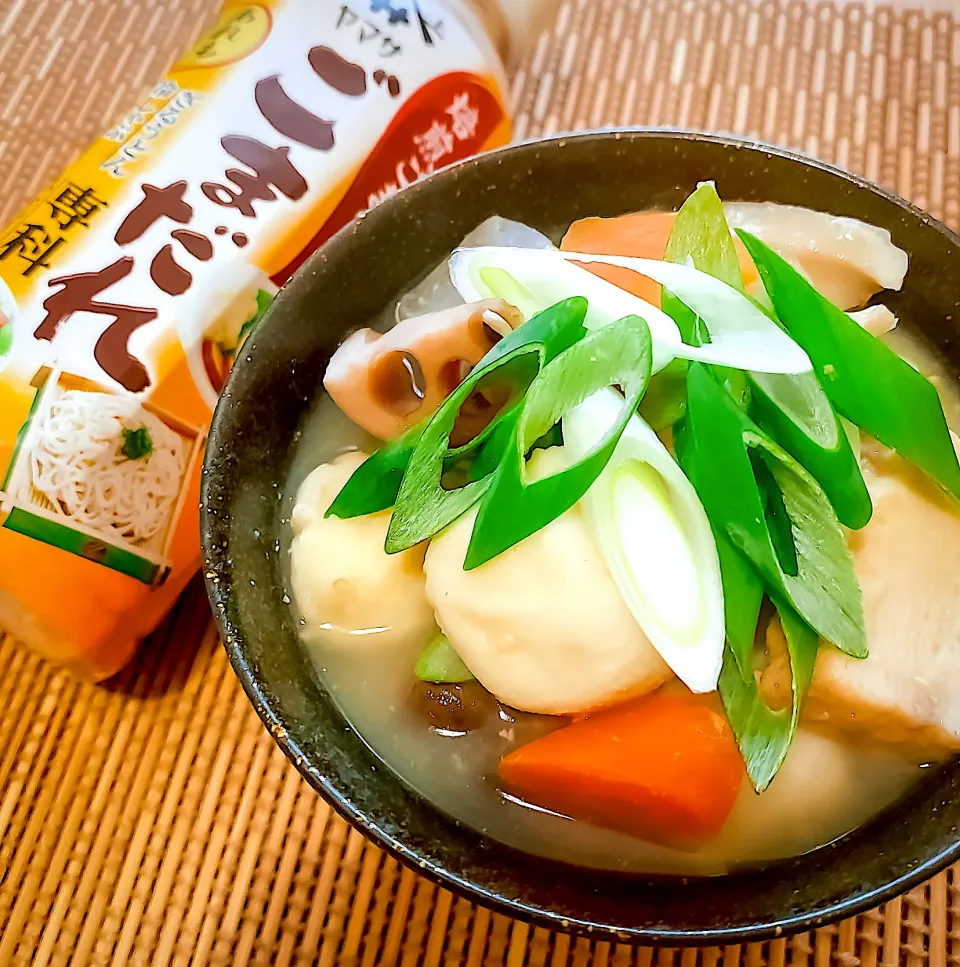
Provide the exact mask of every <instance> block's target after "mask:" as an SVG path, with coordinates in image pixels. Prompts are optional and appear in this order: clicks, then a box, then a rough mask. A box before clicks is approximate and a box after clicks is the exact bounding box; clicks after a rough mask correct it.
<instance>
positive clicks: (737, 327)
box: [450, 247, 810, 373]
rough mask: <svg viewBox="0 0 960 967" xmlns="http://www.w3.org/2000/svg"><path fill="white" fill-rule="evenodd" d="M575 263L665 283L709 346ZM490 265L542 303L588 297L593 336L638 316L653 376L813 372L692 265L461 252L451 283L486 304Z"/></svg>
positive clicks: (771, 327) (756, 312)
mask: <svg viewBox="0 0 960 967" xmlns="http://www.w3.org/2000/svg"><path fill="white" fill-rule="evenodd" d="M574 262H578V263H590V262H599V263H602V264H605V265H618V266H621V267H623V268H627V269H633V270H634V271H636V272H639V273H640V274H641V275H645V276H647V277H648V278H651V279H653V280H654V281H655V282H659V283H660V284H661V285H663V286H665V287H666V288H668V289H669V290H670V291H671V292H673V293H674V295H676V296H677V298H679V299H681V300H682V301H683V303H684V304H685V305H686V306H687V307H688V308H690V309H691V310H693V311H694V312H695V313H696V314H697V315H698V316H699V317H700V318H701V319H702V320H703V322H704V324H705V325H706V327H707V329H708V331H709V335H710V342H709V343H708V344H707V345H703V346H688V345H686V344H685V343H683V341H682V340H681V338H680V331H679V329H678V328H677V324H676V323H675V322H674V321H673V320H672V319H671V318H670V317H669V316H668V315H667V314H666V313H665V312H663V310H661V309H658V308H657V307H655V306H652V305H650V303H648V302H644V300H643V299H638V298H637V297H636V296H635V295H632V294H631V293H629V292H627V291H626V290H625V289H621V288H619V287H618V286H616V285H613V284H612V283H610V282H607V281H606V280H605V279H601V278H599V277H598V276H595V275H593V274H592V273H591V272H587V271H586V270H585V269H581V268H580V267H579V266H578V265H573V264H572V263H574ZM488 266H495V267H499V268H502V269H504V270H505V271H507V272H509V273H510V275H512V276H513V278H514V279H516V280H517V281H518V282H519V283H520V284H521V285H523V286H524V288H526V289H527V290H528V291H530V292H531V293H532V294H533V296H534V297H535V298H536V299H537V300H539V301H540V302H541V304H545V305H548V304H550V303H551V302H553V301H555V300H556V299H558V298H563V297H566V296H569V295H583V296H585V297H586V298H587V299H588V301H589V303H590V307H589V309H588V311H587V318H586V320H585V321H584V325H585V326H586V327H587V328H588V329H593V328H597V327H599V326H603V325H607V324H609V323H610V322H611V321H613V320H614V319H616V318H619V317H622V316H623V315H629V314H633V315H637V316H640V318H641V319H643V320H644V321H645V322H646V323H647V325H648V326H649V327H650V335H651V337H652V339H653V347H654V371H659V370H660V369H662V368H663V367H664V366H665V365H666V364H667V363H668V362H669V361H670V360H671V359H675V358H678V357H679V358H683V359H699V360H701V361H702V362H707V363H715V364H717V365H720V366H731V367H734V368H738V369H755V370H759V371H762V372H777V373H800V372H806V371H807V370H809V369H810V360H809V359H808V358H807V355H806V353H805V352H804V351H803V350H802V349H801V348H800V347H799V346H798V345H797V344H796V343H795V342H794V341H793V340H792V339H791V338H790V337H789V336H788V335H787V334H786V333H785V332H783V330H782V329H780V328H779V326H777V325H776V324H775V323H774V322H772V321H771V320H770V319H769V317H768V316H767V315H765V313H764V312H763V311H762V310H760V309H758V308H757V307H756V306H755V305H754V304H753V303H752V302H750V300H749V299H747V298H746V297H745V296H744V295H743V294H742V293H740V292H738V291H737V290H736V289H734V288H731V287H730V286H729V285H727V284H726V283H724V282H721V281H720V280H719V279H714V278H713V277H712V276H710V275H707V274H706V273H704V272H698V271H697V270H696V269H692V268H690V267H689V266H687V265H674V264H673V263H671V262H660V261H656V260H654V259H638V258H629V257H624V256H616V255H588V254H582V253H577V252H561V251H549V250H545V249H540V250H535V249H518V248H490V247H488V248H474V249H457V251H455V252H454V253H453V255H452V256H451V259H450V278H451V279H452V281H453V284H454V285H455V286H456V287H457V290H458V291H459V292H460V294H461V295H462V296H463V297H464V298H465V299H475V298H487V297H488V290H487V289H486V288H485V287H484V285H483V282H482V280H481V279H480V276H479V273H480V270H481V269H482V268H485V267H488Z"/></svg>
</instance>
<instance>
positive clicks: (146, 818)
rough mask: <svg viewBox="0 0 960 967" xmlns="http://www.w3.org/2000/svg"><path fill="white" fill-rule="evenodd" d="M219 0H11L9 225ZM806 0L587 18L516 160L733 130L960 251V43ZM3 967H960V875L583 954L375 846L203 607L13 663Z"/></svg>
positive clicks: (934, 30)
mask: <svg viewBox="0 0 960 967" xmlns="http://www.w3.org/2000/svg"><path fill="white" fill-rule="evenodd" d="M217 5H218V4H217V0H164V2H159V0H0V91H2V97H0V101H2V105H0V184H2V189H0V216H2V217H0V220H2V221H6V220H7V219H8V218H9V217H10V216H11V215H12V214H13V212H14V210H15V209H16V208H17V207H18V206H19V205H20V204H21V203H22V202H23V201H25V200H26V199H27V198H29V197H30V196H31V195H33V194H34V193H35V192H36V191H37V190H38V189H39V188H40V187H42V186H43V184H45V183H46V182H47V181H49V180H50V179H52V178H53V177H54V176H55V175H56V173H57V172H58V170H59V169H60V168H61V166H62V165H63V164H64V163H65V162H66V161H67V160H68V159H69V158H70V157H71V155H72V154H74V153H76V152H77V151H78V150H79V149H80V148H82V147H83V145H84V144H85V143H86V142H87V141H88V140H89V139H90V138H91V137H93V136H94V135H95V134H96V133H97V132H98V131H99V130H101V129H102V128H103V127H105V126H106V124H108V123H109V122H110V121H111V120H112V119H113V118H114V117H115V116H116V115H117V114H118V113H120V112H121V111H122V110H123V109H124V107H125V106H127V105H130V104H133V103H136V102H137V98H138V97H140V96H141V95H142V94H143V92H144V90H145V89H146V87H147V86H148V85H149V84H150V82H152V81H153V80H154V79H156V78H157V77H158V76H160V74H161V73H162V71H163V69H164V68H165V66H166V65H167V63H168V62H169V61H170V60H171V59H172V58H173V56H174V55H175V54H176V53H177V52H178V50H180V49H182V48H184V47H185V46H186V45H187V44H188V43H189V42H190V41H191V40H192V39H193V37H194V36H195V35H196V34H197V33H198V32H199V30H200V29H201V27H202V26H203V24H204V22H206V21H209V20H210V19H211V17H213V16H214V15H215V13H216V9H215V8H216V7H217ZM936 6H939V7H940V8H941V9H940V10H939V11H936V10H933V9H929V8H928V10H927V11H926V12H921V11H915V12H910V11H909V10H907V11H904V10H902V9H901V10H900V11H894V10H892V9H890V8H888V7H882V6H881V7H878V8H876V9H873V10H868V9H866V8H865V7H864V6H862V5H860V4H858V3H847V4H843V5H841V6H834V5H833V4H832V3H828V2H821V3H817V4H815V3H807V2H803V0H793V2H791V0H566V2H565V3H564V5H563V6H562V7H561V9H560V12H559V15H558V18H557V21H556V24H555V26H554V27H553V29H552V30H551V31H550V32H549V33H548V34H547V35H545V36H544V37H543V38H542V40H541V42H540V43H539V44H538V46H537V47H536V49H535V50H534V51H533V52H532V53H531V56H530V57H529V59H528V61H527V63H526V64H525V65H524V66H523V68H522V69H521V70H520V71H519V73H518V74H517V75H516V77H515V82H514V94H515V97H516V103H517V105H518V112H519V113H518V122H517V135H518V137H530V136H533V135H537V134H547V133H552V132H555V131H559V130H569V129H573V128H582V127H595V126H600V125H608V124H609V125H625V124H649V125H671V126H690V127H698V128H709V129H712V130H719V131H735V132H739V133H743V134H747V135H751V136H755V137H759V138H763V139H765V140H769V141H776V142H780V143H784V144H789V145H793V146H795V147H799V148H801V149H804V150H806V151H808V152H810V153H813V154H818V155H821V156H822V157H825V158H829V159H831V160H835V161H838V162H839V163H840V164H843V165H846V166H848V167H850V168H852V169H853V170H855V171H859V172H862V173H865V174H866V175H867V176H868V177H870V178H873V179H876V180H878V181H880V182H883V183H884V184H887V185H889V186H892V187H893V188H895V189H897V190H898V191H900V192H902V193H903V194H904V195H906V196H907V197H908V198H911V199H912V200H913V201H915V202H917V203H918V204H919V205H921V206H923V207H925V208H927V209H928V210H929V211H931V212H932V213H933V214H934V215H937V216H939V217H942V218H945V219H946V221H947V222H948V223H950V224H951V225H952V226H953V227H954V228H960V21H957V20H955V19H953V17H951V15H950V14H949V12H945V11H944V10H943V7H944V6H946V7H947V9H949V4H946V5H945V4H944V0H936V2H935V3H934V7H936ZM0 669H2V670H3V673H2V675H0V967H6V965H8V964H35V965H38V967H40V965H64V964H76V965H83V964H97V965H108V964H109V965H116V967H123V965H126V964H158V965H162V964H172V965H188V964H194V965H203V967H205V965H220V964H224V965H225V964H241V965H245V964H278V965H283V964H291V963H295V964H310V963H314V962H317V963H320V964H324V965H331V964H345V965H346V964H349V965H353V964H357V965H362V967H375V965H390V964H402V965H417V964H426V965H440V964H443V965H449V967H453V965H469V967H480V965H491V967H493V965H501V964H506V965H510V967H522V965H529V967H546V965H551V967H561V965H577V967H587V965H591V967H601V965H604V967H606V965H611V967H613V965H618V967H623V965H627V964H634V963H636V964H652V963H656V964H665V965H666V964H671V965H677V964H678V965H681V967H693V965H696V964H701V963H702V964H719V963H722V964H724V965H726V967H733V965H740V964H744V965H762V964H773V965H781V964H785V963H791V964H809V965H815V967H824V965H828V964H836V965H842V967H854V965H859V964H863V965H876V964H882V965H895V964H905V965H908V967H919V965H927V964H929V965H931V967H939V965H945V964H947V963H951V964H960V920H958V919H957V917H958V916H960V880H957V879H956V874H955V872H954V871H949V872H948V873H945V874H942V875H941V876H938V877H936V878H935V879H933V880H932V881H930V882H929V883H928V884H926V885H925V886H923V887H921V888H918V889H916V890H914V891H913V892H912V893H910V894H909V895H908V896H906V897H902V898H899V899H897V900H894V901H892V902H890V903H888V904H886V906H885V907H883V908H881V909H879V910H875V911H872V912H870V913H868V914H866V915H864V916H862V917H858V918H856V919H855V920H848V921H846V922H844V923H841V924H839V925H838V926H835V927H828V928H825V929H823V930H820V931H817V932H816V933H815V934H814V933H812V934H804V935H801V936H799V937H796V938H793V939H791V940H779V941H776V942H773V943H770V944H758V945H750V946H745V947H742V948H740V947H731V948H728V949H725V950H720V949H709V950H701V951H695V950H688V951H684V952H682V953H681V952H679V951H671V950H659V951H656V950H650V949H645V950H631V949H629V948H616V947H611V946H610V945H608V944H603V943H600V944H591V943H588V942H586V941H582V940H581V941H571V940H570V939H569V938H567V937H564V936H556V935H551V934H549V933H547V932H546V931H544V930H540V929H536V930H533V929H530V928H528V927H527V926H525V925H523V924H520V923H513V922H511V921H509V920H507V919H506V918H504V917H501V916H498V915H492V914H490V913H488V912H487V911H485V910H482V909H477V908H474V907H472V906H471V905H470V904H468V903H466V902H465V901H462V900H458V899H454V898H453V897H452V896H451V895H450V894H449V893H446V892H444V891H442V890H438V889H436V888H435V887H433V886H432V885H430V884H429V883H427V882H426V881H424V880H421V879H419V878H418V877H417V876H416V875H414V874H413V873H411V872H410V871H409V870H402V869H400V868H399V867H398V865H397V863H396V862H395V861H393V860H392V859H389V858H387V857H385V856H384V855H383V854H381V853H380V852H379V851H378V850H377V849H376V848H375V847H373V846H371V845H369V844H367V843H366V842H365V841H364V840H363V839H362V838H361V837H360V836H359V835H358V834H357V833H355V832H352V831H350V830H349V829H348V828H347V827H346V826H345V825H344V823H343V822H341V821H340V820H339V819H338V818H337V817H336V816H334V815H333V814H332V813H331V811H330V810H329V808H328V807H327V806H326V805H325V804H324V803H323V802H322V801H321V800H319V799H318V798H317V797H316V796H315V795H314V794H313V793H312V792H311V791H310V789H309V788H308V787H307V786H306V784H305V783H304V782H303V781H302V780H301V779H300V778H299V776H298V774H297V773H296V771H295V770H294V769H293V768H292V767H291V766H290V765H288V763H287V762H286V760H285V759H284V757H283V755H282V754H281V753H280V751H279V750H278V749H277V748H276V746H275V745H274V744H273V741H272V740H271V739H270V737H269V736H268V735H267V733H266V732H265V731H264V730H263V728H262V727H261V725H260V723H259V721H258V719H257V717H256V715H255V714H254V712H253V709H252V708H251V707H250V705H249V703H248V702H247V700H246V698H245V697H244V696H243V694H242V692H241V691H240V688H239V686H238V685H237V683H236V681H235V679H234V677H233V673H232V672H231V670H230V668H229V665H228V663H227V661H226V658H225V655H224V652H223V651H222V649H221V648H220V647H219V644H218V642H217V639H216V635H215V633H214V632H213V630H212V629H211V626H210V618H209V612H208V610H207V606H206V602H205V599H204V596H203V591H202V588H201V587H200V586H199V584H194V585H193V586H192V587H191V588H190V589H189V591H188V592H187V593H186V594H185V596H184V597H183V599H182V601H181V602H180V604H179V605H178V607H177V609H176V611H175V612H174V614H172V615H171V617H170V618H169V620H168V621H167V622H166V623H165V624H164V626H163V628H162V629H161V630H160V631H159V632H158V633H157V634H156V635H155V636H154V637H153V639H152V640H151V641H150V642H149V644H148V646H147V647H146V648H145V649H144V650H143V652H142V653H141V655H140V656H139V658H138V660H137V661H136V662H135V663H134V665H133V666H132V667H130V668H129V669H128V670H127V671H126V672H124V673H123V674H122V675H120V676H119V677H118V678H117V679H116V680H114V681H113V682H111V683H109V684H108V685H106V686H101V687H92V686H86V685H81V684H78V683H77V682H75V681H73V680H72V679H71V678H70V677H68V676H67V675H65V674H63V673H61V672H59V671H57V670H56V669H54V668H52V667H50V666H48V665H46V664H45V663H43V662H42V661H40V660H39V659H36V658H34V657H33V656H32V655H30V654H29V653H27V652H26V651H24V650H23V649H22V648H20V647H18V646H17V645H16V644H15V643H14V642H13V641H10V640H4V641H0Z"/></svg>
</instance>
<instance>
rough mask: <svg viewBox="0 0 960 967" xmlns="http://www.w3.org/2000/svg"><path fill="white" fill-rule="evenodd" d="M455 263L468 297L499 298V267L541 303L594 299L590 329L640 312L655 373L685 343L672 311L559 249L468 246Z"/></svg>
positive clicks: (455, 276) (456, 280)
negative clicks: (657, 306)
mask: <svg viewBox="0 0 960 967" xmlns="http://www.w3.org/2000/svg"><path fill="white" fill-rule="evenodd" d="M529 256H533V258H529ZM449 265H450V279H451V281H452V282H453V284H454V286H455V287H456V289H457V291H458V292H459V293H460V295H461V297H462V298H463V300H464V301H465V302H475V301H478V300H482V299H491V298H495V296H494V292H495V291H497V290H496V289H494V288H491V287H490V286H489V285H488V284H487V282H486V281H485V280H489V279H490V270H491V269H495V270H499V271H500V272H502V273H504V274H507V275H509V276H510V277H511V278H512V279H513V280H514V282H515V284H517V285H520V286H522V287H523V289H524V291H525V292H528V293H530V295H531V296H532V297H533V299H534V300H535V301H536V304H537V305H538V306H539V307H540V308H543V307H546V306H549V305H553V303H555V302H557V301H558V300H560V299H568V298H571V297H573V296H582V297H583V298H585V299H586V300H587V302H588V306H587V315H586V318H585V319H584V321H583V324H584V326H585V327H586V328H587V329H599V328H600V327H601V326H606V325H609V324H610V323H611V322H615V321H616V320H617V319H622V318H623V317H624V316H629V315H638V316H640V318H642V319H643V320H644V321H645V322H646V323H647V325H648V326H649V327H650V334H651V336H652V338H653V347H654V353H653V370H654V372H656V371H658V370H660V369H662V368H663V367H664V366H666V365H667V363H669V362H670V360H672V359H673V358H674V357H675V355H676V354H675V352H674V347H676V346H680V345H681V344H682V340H681V339H680V332H679V330H678V329H677V326H676V323H675V322H674V321H673V320H672V319H671V318H670V317H669V316H668V315H666V314H665V313H663V312H661V311H660V310H659V309H655V308H654V307H653V306H651V305H649V304H648V303H646V302H644V301H643V300H642V299H638V298H637V297H636V296H634V295H631V293H629V292H627V291H626V290H625V289H621V288H619V287H618V286H616V285H613V284H612V283H610V282H607V281H606V280H605V279H601V278H599V277H598V276H596V275H594V274H593V273H592V272H588V271H587V270H586V269H582V268H580V267H579V266H576V265H571V264H570V263H569V262H567V261H566V260H565V259H564V257H563V255H562V254H561V253H560V252H559V251H557V250H550V249H520V248H503V247H492V246H484V247H481V248H462V249H457V250H456V251H455V252H454V253H453V255H452V256H451V257H450V263H449ZM494 278H495V279H502V276H495V277H494Z"/></svg>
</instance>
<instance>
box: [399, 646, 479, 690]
mask: <svg viewBox="0 0 960 967" xmlns="http://www.w3.org/2000/svg"><path fill="white" fill-rule="evenodd" d="M414 674H415V675H416V676H417V678H419V679H420V681H422V682H451V683H455V682H469V681H471V680H472V679H473V677H474V675H473V672H471V671H470V669H469V668H467V666H466V665H465V664H464V663H463V659H462V658H461V657H460V656H459V655H458V654H457V653H456V651H455V650H454V647H453V645H451V644H450V640H449V639H448V638H447V636H446V635H437V637H436V638H434V639H433V641H431V642H430V644H429V645H427V647H426V648H425V649H424V650H423V654H422V655H421V656H420V660H419V661H418V662H417V667H416V669H415V670H414Z"/></svg>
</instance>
